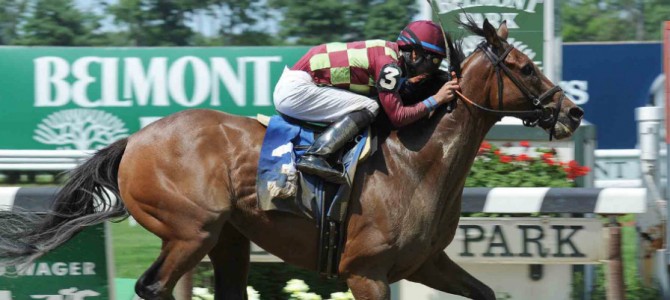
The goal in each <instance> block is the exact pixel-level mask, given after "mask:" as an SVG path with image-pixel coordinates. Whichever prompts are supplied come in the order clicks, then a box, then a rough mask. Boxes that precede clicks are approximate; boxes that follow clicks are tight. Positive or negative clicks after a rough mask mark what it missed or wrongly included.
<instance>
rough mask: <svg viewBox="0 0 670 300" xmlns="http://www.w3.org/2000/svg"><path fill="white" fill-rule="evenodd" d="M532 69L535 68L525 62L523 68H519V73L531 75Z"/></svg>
mask: <svg viewBox="0 0 670 300" xmlns="http://www.w3.org/2000/svg"><path fill="white" fill-rule="evenodd" d="M534 71H535V68H533V65H531V64H527V65H525V66H523V68H521V73H522V74H523V75H526V76H530V75H533V73H534Z"/></svg>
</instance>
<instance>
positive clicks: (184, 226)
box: [133, 199, 229, 300]
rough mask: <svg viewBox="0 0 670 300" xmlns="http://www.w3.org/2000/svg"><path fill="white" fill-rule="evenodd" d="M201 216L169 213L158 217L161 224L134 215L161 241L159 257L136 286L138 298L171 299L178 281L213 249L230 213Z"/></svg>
mask: <svg viewBox="0 0 670 300" xmlns="http://www.w3.org/2000/svg"><path fill="white" fill-rule="evenodd" d="M173 201H174V199H173ZM180 203H183V202H180ZM201 212H202V211H199V210H198V209H196V208H193V209H192V210H186V209H182V210H176V211H172V212H171V213H170V212H168V213H167V215H162V217H161V219H162V218H165V220H166V221H164V222H163V221H161V220H160V219H158V218H155V217H153V216H150V215H149V214H147V213H146V212H145V211H142V210H135V212H133V215H134V216H135V218H136V219H137V221H138V222H139V223H140V224H141V225H142V226H144V227H145V228H147V229H148V230H149V231H151V232H153V233H154V234H156V235H158V236H159V237H160V238H161V239H162V240H163V246H162V248H161V252H160V255H159V256H158V258H157V259H156V261H155V262H154V263H153V264H152V265H151V267H150V268H149V269H148V270H147V271H146V272H145V273H144V274H142V276H141V277H140V278H139V279H138V281H137V283H136V284H135V292H136V293H137V295H138V296H140V297H142V298H143V299H146V300H154V299H174V298H173V297H172V290H173V289H174V286H175V284H176V283H177V281H178V280H179V278H181V276H182V275H184V274H185V273H186V272H188V271H189V270H191V269H193V268H194V267H195V266H196V265H197V264H198V262H200V260H202V258H203V257H205V255H206V254H207V253H208V252H209V251H210V250H211V249H212V248H213V247H214V246H215V245H216V242H217V240H218V238H219V234H220V232H221V228H223V224H224V223H225V221H226V220H227V218H228V216H229V212H226V213H220V214H218V215H216V214H208V213H205V214H204V215H203V214H201ZM205 215H207V216H205Z"/></svg>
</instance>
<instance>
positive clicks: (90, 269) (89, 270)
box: [83, 262, 95, 275]
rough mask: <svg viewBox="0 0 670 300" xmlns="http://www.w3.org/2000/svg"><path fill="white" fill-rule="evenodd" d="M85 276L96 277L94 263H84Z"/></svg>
mask: <svg viewBox="0 0 670 300" xmlns="http://www.w3.org/2000/svg"><path fill="white" fill-rule="evenodd" d="M83 273H84V275H95V264H94V263H92V262H85V263H84V270H83Z"/></svg>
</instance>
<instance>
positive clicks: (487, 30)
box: [482, 19, 502, 48]
mask: <svg viewBox="0 0 670 300" xmlns="http://www.w3.org/2000/svg"><path fill="white" fill-rule="evenodd" d="M482 29H484V38H485V39H486V42H487V43H488V44H489V45H491V46H493V47H495V48H500V46H502V44H501V43H500V37H498V33H497V32H496V29H495V27H493V25H491V23H489V19H484V26H483V28H482Z"/></svg>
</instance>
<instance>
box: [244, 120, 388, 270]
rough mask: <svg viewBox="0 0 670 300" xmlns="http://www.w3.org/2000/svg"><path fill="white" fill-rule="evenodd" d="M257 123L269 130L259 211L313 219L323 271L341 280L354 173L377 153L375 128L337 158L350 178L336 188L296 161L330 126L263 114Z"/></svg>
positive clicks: (261, 166) (263, 153)
mask: <svg viewBox="0 0 670 300" xmlns="http://www.w3.org/2000/svg"><path fill="white" fill-rule="evenodd" d="M256 119H257V120H258V121H259V122H260V123H261V124H263V125H264V126H266V127H267V130H266V133H265V137H264V139H263V145H262V147H261V155H260V159H259V163H258V173H257V177H256V190H257V200H258V206H259V208H260V209H262V210H265V211H281V212H286V213H291V214H294V215H297V216H300V217H303V218H308V219H311V220H314V221H315V223H316V225H317V227H318V228H319V243H318V244H319V256H318V257H319V258H318V264H317V265H318V271H319V273H320V274H321V275H323V276H325V277H328V278H332V277H337V266H338V264H339V259H340V254H341V251H340V250H341V249H342V246H343V244H344V235H343V234H342V233H343V232H344V229H345V228H344V226H345V224H346V222H345V219H346V216H347V208H348V204H349V199H350V194H351V190H352V185H353V182H354V180H353V179H354V174H355V173H356V168H357V166H358V163H359V162H361V161H363V160H365V159H366V158H367V157H369V156H370V155H371V154H372V153H373V152H374V151H375V148H376V143H374V141H373V138H371V132H372V130H371V128H368V129H367V130H364V131H362V132H361V133H360V134H359V135H358V136H357V137H356V138H355V140H354V141H351V142H350V143H348V144H347V145H346V146H345V147H343V149H342V150H341V151H339V152H338V153H337V154H336V155H334V156H335V159H334V160H335V161H336V162H337V163H339V164H340V167H341V168H342V169H343V172H344V174H345V177H346V178H347V183H345V184H342V185H337V184H333V183H330V182H327V181H324V180H323V179H321V178H320V177H317V176H313V175H309V174H301V173H300V172H298V171H297V170H296V168H295V162H296V160H297V159H298V158H299V157H300V156H301V155H304V153H305V151H306V150H307V148H308V147H309V146H310V145H311V144H312V142H313V141H314V139H315V138H316V136H318V135H319V134H320V133H321V132H322V131H323V130H325V128H326V127H327V125H328V124H318V123H307V122H303V121H299V120H296V119H293V118H290V117H286V116H281V115H275V116H272V117H268V116H264V115H258V116H257V117H256Z"/></svg>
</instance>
